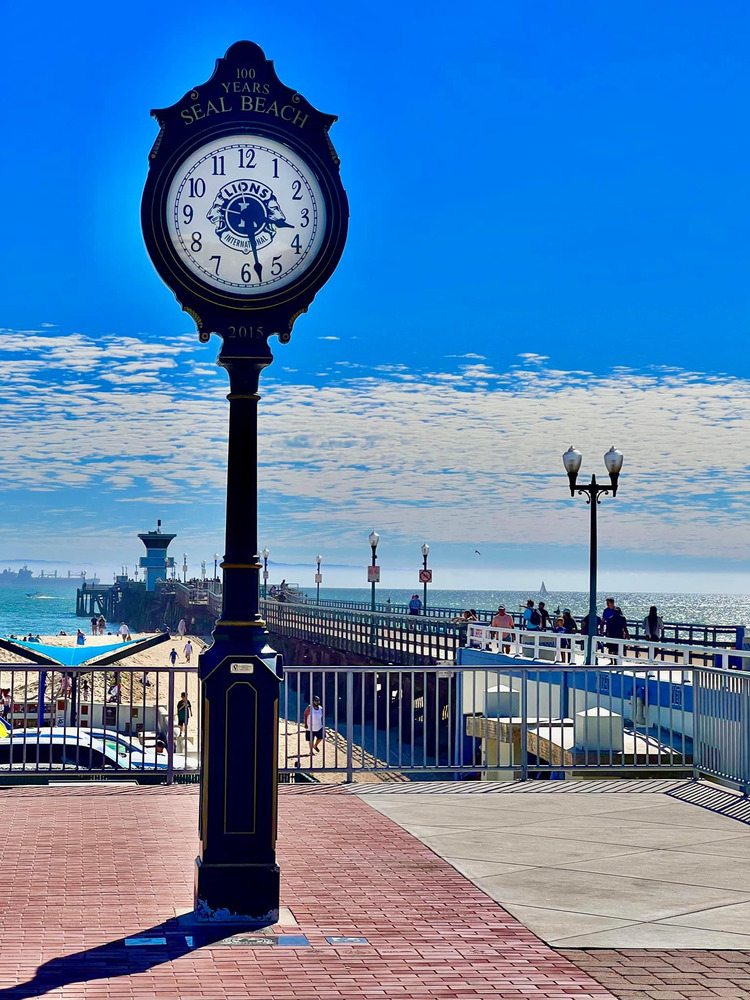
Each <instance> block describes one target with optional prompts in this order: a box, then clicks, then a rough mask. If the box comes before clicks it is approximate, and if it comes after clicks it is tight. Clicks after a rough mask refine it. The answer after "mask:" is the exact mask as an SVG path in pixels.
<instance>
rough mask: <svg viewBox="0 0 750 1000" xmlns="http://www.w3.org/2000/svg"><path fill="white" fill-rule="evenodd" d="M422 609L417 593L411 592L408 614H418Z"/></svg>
mask: <svg viewBox="0 0 750 1000" xmlns="http://www.w3.org/2000/svg"><path fill="white" fill-rule="evenodd" d="M421 610H422V602H421V601H420V599H419V594H412V595H411V600H410V601H409V614H410V615H418V614H419V612H420V611H421Z"/></svg>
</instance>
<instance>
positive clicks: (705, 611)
mask: <svg viewBox="0 0 750 1000" xmlns="http://www.w3.org/2000/svg"><path fill="white" fill-rule="evenodd" d="M301 589H302V591H303V593H305V594H306V595H307V596H308V598H310V599H311V600H313V601H314V600H315V587H303V588H301ZM415 593H418V594H419V599H420V600H422V587H421V586H420V587H415V588H414V590H389V589H388V587H385V586H378V587H376V600H377V601H378V602H379V603H380V602H384V601H386V600H387V599H388V598H389V597H390V599H391V602H392V603H393V604H407V603H408V602H409V598H410V597H411V596H412V594H415ZM320 597H321V600H335V601H366V602H368V603H369V601H370V588H369V587H358V588H340V589H337V588H334V587H321V588H320ZM607 597H614V599H615V603H616V604H617V605H619V607H621V608H622V611H623V614H624V615H625V617H626V618H630V619H637V618H645V617H646V615H647V614H648V609H649V607H650V606H651V605H652V604H655V605H656V607H657V608H658V610H659V614H660V615H661V616H662V618H663V619H664V621H665V622H692V623H695V624H707V625H747V624H750V594H739V595H738V594H651V593H642V594H640V593H619V592H618V591H607V592H606V593H605V592H603V591H602V592H601V593H600V594H599V600H598V602H597V607H598V608H599V611H600V612H601V610H602V608H603V607H604V602H605V599H606V598H607ZM529 598H531V599H532V600H534V601H538V600H539V599H540V596H539V593H538V591H537V592H534V591H527V590H523V591H522V590H438V589H437V588H436V589H435V590H433V589H432V588H431V587H428V591H427V602H428V609H429V606H430V605H431V606H433V607H437V608H455V609H456V610H457V611H463V610H464V609H465V608H474V609H475V610H477V611H480V610H481V611H496V610H497V607H498V605H499V604H501V603H502V604H505V607H506V610H508V611H518V610H519V609H520V608H522V607H525V606H526V601H527V600H528V599H529ZM542 600H543V601H544V602H545V604H546V606H547V610H548V611H549V612H550V613H552V612H554V611H556V610H557V608H558V606H559V607H560V609H561V610H562V609H564V608H570V611H571V613H572V614H573V615H574V616H576V617H579V616H581V615H585V614H586V612H587V611H588V603H589V595H588V591H586V592H583V591H569V590H561V591H558V592H555V591H552V590H550V591H548V592H547V594H546V596H545V597H543V598H542Z"/></svg>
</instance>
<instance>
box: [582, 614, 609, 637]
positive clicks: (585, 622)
mask: <svg viewBox="0 0 750 1000" xmlns="http://www.w3.org/2000/svg"><path fill="white" fill-rule="evenodd" d="M603 624H604V623H603V622H602V620H601V618H600V617H599V615H597V616H596V632H595V633H594V634H595V635H601V634H602V625H603ZM588 634H589V616H588V614H585V615H584V616H583V618H582V619H581V635H588Z"/></svg>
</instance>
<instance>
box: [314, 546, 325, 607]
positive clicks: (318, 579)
mask: <svg viewBox="0 0 750 1000" xmlns="http://www.w3.org/2000/svg"><path fill="white" fill-rule="evenodd" d="M315 562H316V563H317V564H318V570H317V572H316V574H315V603H316V604H320V585H321V583H322V582H323V575H322V573H321V572H320V564H321V563H322V562H323V556H317V557H316V559H315Z"/></svg>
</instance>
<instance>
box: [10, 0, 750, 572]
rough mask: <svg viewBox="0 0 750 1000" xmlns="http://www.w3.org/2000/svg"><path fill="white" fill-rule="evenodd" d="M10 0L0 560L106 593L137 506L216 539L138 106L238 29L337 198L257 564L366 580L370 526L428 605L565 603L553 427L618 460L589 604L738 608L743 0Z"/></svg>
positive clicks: (267, 475)
mask: <svg viewBox="0 0 750 1000" xmlns="http://www.w3.org/2000/svg"><path fill="white" fill-rule="evenodd" d="M1 12H2V17H3V23H4V26H5V27H6V28H7V30H6V32H5V37H4V44H3V59H2V61H1V62H0V74H1V75H2V77H3V78H4V79H3V81H2V83H3V86H2V92H3V93H4V94H5V95H6V100H5V101H4V120H5V135H6V143H5V151H4V155H3V156H2V158H0V183H1V184H2V189H3V191H4V193H5V206H6V220H7V221H8V222H9V223H10V225H7V226H6V238H5V239H4V240H3V241H2V243H0V255H2V269H1V273H2V275H3V281H2V295H1V296H0V327H2V328H3V331H4V332H3V334H2V337H3V340H2V344H3V350H2V352H1V353H0V387H2V392H3V397H4V405H3V410H2V417H0V420H1V421H2V422H1V423H0V430H1V432H2V440H3V442H4V453H5V463H4V464H5V471H6V476H5V477H4V483H3V491H2V494H1V495H0V504H1V505H2V514H3V516H2V518H1V519H0V564H3V565H5V564H10V563H11V562H12V561H14V560H23V559H28V560H48V561H49V562H50V563H51V564H53V565H59V566H60V567H61V568H65V567H71V568H74V569H78V568H80V567H86V568H88V569H90V570H91V569H97V570H98V571H99V572H100V574H101V575H102V576H104V577H105V578H106V577H107V576H108V574H109V573H110V572H112V571H113V570H115V569H119V567H120V566H121V565H122V564H123V563H127V564H130V565H132V564H133V563H134V561H135V560H136V558H137V557H138V555H139V554H140V553H139V543H138V541H137V539H135V537H134V536H135V534H136V533H137V532H138V531H141V530H145V529H148V528H150V527H153V525H154V524H155V521H156V518H157V517H161V518H162V520H163V522H164V525H165V528H167V529H169V530H171V531H175V532H177V534H178V536H179V537H178V539H177V540H176V542H175V546H176V549H179V554H181V552H182V551H183V550H185V551H187V552H188V553H189V562H190V563H191V571H193V570H194V571H197V570H198V568H199V562H200V560H201V559H207V560H209V561H210V560H211V558H212V555H213V552H214V551H216V550H218V551H219V552H221V551H222V536H223V528H222V525H223V503H224V499H223V462H224V448H225V432H226V431H225V428H226V410H225V407H226V404H225V401H224V393H225V391H226V385H225V374H224V373H223V371H221V370H220V369H217V368H216V367H215V365H214V360H215V356H216V354H217V350H218V343H217V342H216V341H212V343H210V344H209V345H207V346H201V345H199V344H198V341H197V337H196V335H195V332H194V330H192V329H191V322H190V321H189V319H188V318H187V317H186V316H185V315H183V314H182V313H181V312H180V309H179V307H178V306H177V305H176V303H175V302H174V299H173V297H172V295H171V293H170V292H169V291H168V290H167V289H166V288H165V287H164V286H163V285H162V284H161V282H160V280H159V279H158V277H157V276H156V274H155V272H154V271H153V268H152V266H151V264H150V262H149V260H148V258H147V256H146V253H145V250H144V248H143V244H142V240H141V236H140V229H139V203H140V196H141V190H142V187H143V182H144V178H145V174H146V168H147V155H148V151H149V149H150V147H151V144H152V142H153V139H154V137H155V135H156V125H155V123H154V122H153V120H152V119H150V117H149V110H150V109H151V108H152V107H162V106H165V105H167V104H171V103H173V102H174V101H175V100H177V99H178V98H179V97H180V96H181V95H182V94H183V92H184V91H186V90H188V89H189V88H190V87H192V86H194V85H197V84H199V83H201V82H202V81H204V80H205V79H207V78H208V76H210V74H211V71H212V68H213V64H214V60H215V59H216V57H218V56H220V55H222V54H223V52H224V51H225V50H226V48H227V47H228V46H229V45H230V44H231V43H232V42H233V41H235V40H237V39H239V38H250V39H252V40H254V41H256V42H258V43H259V44H260V45H261V46H262V47H263V48H264V49H265V51H266V54H267V55H268V56H269V57H270V58H272V59H274V61H275V64H276V68H277V71H278V73H279V76H280V77H281V79H282V80H283V81H284V82H285V83H288V84H289V85H291V86H294V87H296V88H297V89H298V90H300V91H301V92H302V93H304V94H305V96H306V97H307V98H308V99H309V100H310V101H311V102H312V103H313V104H315V105H316V106H317V107H319V108H321V109H322V110H324V111H327V112H331V113H335V114H338V115H339V121H338V123H337V124H336V125H335V126H334V128H333V131H332V138H333V141H334V143H335V145H336V147H337V150H338V152H339V155H340V156H341V160H342V177H343V180H344V184H345V186H346V189H347V192H348V195H349V200H350V204H351V228H350V238H349V242H348V245H347V249H346V251H345V254H344V257H343V259H342V262H341V264H340V266H339V269H338V271H337V273H336V275H335V276H334V278H333V279H332V280H331V281H330V282H329V284H328V285H327V286H326V288H325V289H323V291H322V292H320V293H319V295H318V297H317V299H316V301H315V302H314V304H313V306H312V308H311V309H310V312H309V313H308V314H307V315H306V316H303V317H302V318H301V319H300V320H298V322H297V324H296V326H295V330H294V335H293V338H292V342H291V344H289V345H288V346H286V347H281V346H278V345H277V346H276V347H275V348H274V350H275V354H276V360H275V362H274V364H273V366H272V367H271V368H270V369H269V370H267V372H266V377H265V379H264V399H263V402H262V404H261V406H262V418H261V424H262V428H261V457H262V468H261V473H260V483H261V498H260V499H261V516H260V525H261V543H262V544H267V545H268V547H269V548H270V549H271V550H272V563H274V564H276V563H278V564H279V565H278V567H277V568H278V570H279V571H280V572H284V573H285V574H286V575H287V576H290V575H291V572H287V570H290V571H292V570H293V569H296V568H297V567H296V564H303V565H304V566H306V567H312V566H313V563H314V557H315V555H316V554H317V553H318V552H320V553H321V554H323V556H324V569H327V568H328V567H330V568H329V569H327V573H326V577H325V580H326V583H330V584H332V585H333V584H360V583H363V582H364V581H363V579H362V578H363V577H364V570H363V568H362V567H363V565H364V562H365V560H366V559H367V556H368V552H369V547H368V545H367V535H368V534H369V531H370V530H371V528H372V527H373V526H375V527H376V528H377V529H378V531H379V532H380V533H381V537H382V541H381V549H380V554H381V561H382V564H383V577H384V580H387V581H388V582H390V583H391V584H392V585H393V586H397V585H403V586H412V585H415V584H416V580H415V579H413V578H415V577H416V570H417V568H418V566H419V564H420V562H421V557H420V555H419V546H420V545H421V543H422V541H423V540H424V539H425V538H426V539H427V540H428V541H429V542H430V543H431V546H432V552H431V564H432V565H433V568H434V570H435V579H436V584H438V583H439V585H440V586H444V587H451V586H472V587H481V586H486V587H487V588H502V587H526V586H529V587H530V586H532V585H534V586H535V587H537V588H538V583H539V579H540V576H542V575H543V576H544V577H545V580H546V583H547V586H548V587H551V586H557V587H559V588H580V589H583V588H585V586H586V567H587V558H588V557H587V549H586V546H587V531H588V518H587V514H588V511H587V509H586V508H585V505H584V504H583V503H582V502H581V501H575V502H574V501H571V499H570V497H569V494H567V492H566V480H565V476H564V473H563V469H562V465H561V462H560V455H561V453H562V452H563V451H564V450H565V448H566V447H567V446H568V445H569V444H570V443H571V441H572V442H573V443H575V444H576V445H577V446H578V447H579V449H580V450H581V451H583V452H584V466H583V472H584V473H590V472H591V471H595V472H596V473H597V474H599V473H600V472H603V464H602V461H601V455H602V454H603V453H604V451H606V450H607V448H608V447H609V446H610V444H612V443H615V444H617V445H618V446H619V447H620V449H621V450H622V451H623V452H624V453H625V456H626V457H625V467H624V471H623V477H622V484H621V491H620V493H619V494H618V497H617V498H616V499H615V500H614V501H612V500H609V501H608V500H605V501H604V503H603V505H602V508H601V519H602V525H601V536H602V537H601V562H602V578H603V585H605V586H611V587H613V588H615V587H617V588H619V589H643V590H647V589H658V588H660V587H662V588H664V589H686V590H688V589H689V590H702V589H711V590H721V589H724V588H726V589H734V590H748V589H750V587H748V586H747V585H746V583H745V572H746V568H747V567H746V560H745V557H744V551H745V548H746V544H747V527H746V522H747V517H748V492H749V491H748V483H749V482H750V480H749V479H748V461H749V459H748V444H749V443H750V442H749V441H748V433H747V430H746V428H747V426H748V424H747V418H748V412H747V411H748V409H749V408H750V403H748V399H749V398H750V393H749V392H748V389H750V385H749V384H748V383H750V364H749V362H750V352H748V349H747V347H746V344H747V331H748V314H749V312H750V301H749V294H750V293H749V292H748V288H749V287H750V286H749V285H748V280H747V275H748V272H749V265H750V261H749V260H748V256H749V251H748V239H747V236H748V228H749V226H748V219H749V217H750V216H749V214H748V198H747V190H746V189H747V180H746V177H747V161H748V149H747V146H748V138H747V130H746V128H745V127H744V119H745V115H746V108H747V106H748V103H749V98H750V68H748V62H747V57H746V44H745V40H746V38H747V34H748V30H749V29H750V10H748V8H747V6H746V5H744V4H741V3H730V2H726V3H720V4H715V5H707V4H705V3H690V2H684V0H682V2H679V3H678V2H669V0H664V2H662V3H660V4H657V5H655V4H646V3H642V2H638V0H628V2H609V3H607V4H600V3H593V2H590V3H584V2H568V3H565V4H561V3H553V2H536V3H534V2H521V0H518V2H503V3H500V4H496V3H495V4H490V3H479V2H472V0H469V2H465V3H463V4H462V5H461V7H460V16H459V14H458V13H457V8H456V7H455V5H450V6H448V5H443V6H442V7H441V6H436V5H435V4H432V3H430V4H428V3H421V2H419V3H410V4H403V3H399V4H395V3H381V4H379V5H377V7H375V6H374V5H372V6H371V7H369V8H368V7H365V5H360V4H351V3H348V4H347V3H338V2H330V3H317V4H316V3H309V4H306V5H304V8H303V7H298V8H295V9H294V10H291V9H288V8H285V7H279V6H278V5H276V6H274V5H267V6H266V7H264V8H262V9H261V8H258V7H257V6H256V5H250V4H247V3H242V4H240V3H226V2H220V0H219V2H216V3H214V4H212V5H211V7H210V9H209V8H205V10H199V9H198V8H196V9H190V8H189V7H188V6H186V5H184V4H183V3H176V2H171V0H167V2H161V3H159V4H158V5H154V4H146V3H142V2H139V0H134V2H131V3H129V4H128V5H127V7H111V8H109V9H108V8H106V7H105V6H102V5H100V4H97V5H94V4H89V3H75V2H73V3H71V4H69V5H67V6H66V7H64V8H61V7H59V6H58V5H52V4H48V3H44V2H42V3H40V4H36V5H33V6H31V5H21V4H12V5H11V4H10V3H3V4H2V11H1ZM475 548H479V549H480V550H481V552H482V557H481V560H480V559H479V558H478V557H476V556H475V555H474V549H475ZM334 567H338V568H334ZM347 567H349V568H347ZM312 572H313V569H312V568H310V569H309V570H307V569H305V570H302V569H300V570H299V571H298V572H296V573H295V574H294V575H295V576H296V577H298V578H299V579H300V581H301V582H303V583H304V582H312ZM306 575H307V576H309V577H310V580H309V581H307V580H306Z"/></svg>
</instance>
